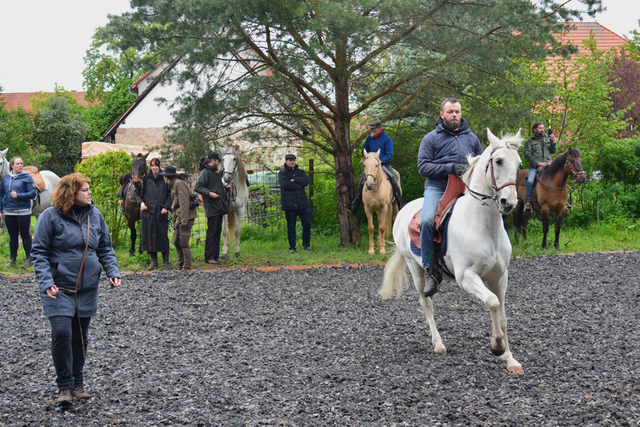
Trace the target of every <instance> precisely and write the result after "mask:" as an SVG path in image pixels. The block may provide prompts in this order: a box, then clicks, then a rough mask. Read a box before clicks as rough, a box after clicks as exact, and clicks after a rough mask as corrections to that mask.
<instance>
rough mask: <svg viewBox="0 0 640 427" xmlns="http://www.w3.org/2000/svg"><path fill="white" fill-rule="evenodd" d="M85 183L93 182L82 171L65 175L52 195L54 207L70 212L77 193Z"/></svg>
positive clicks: (63, 211)
mask: <svg viewBox="0 0 640 427" xmlns="http://www.w3.org/2000/svg"><path fill="white" fill-rule="evenodd" d="M85 183H86V184H91V179H90V178H88V177H87V176H85V175H84V174H81V173H80V172H75V173H72V174H69V175H66V176H63V177H62V178H61V179H60V182H58V185H56V188H55V189H54V190H53V194H52V196H51V202H52V205H53V207H54V209H55V210H57V211H60V212H62V213H65V214H66V213H69V212H70V211H71V207H72V206H73V204H74V202H75V197H76V193H77V192H78V191H80V189H81V188H82V186H83V185H84V184H85Z"/></svg>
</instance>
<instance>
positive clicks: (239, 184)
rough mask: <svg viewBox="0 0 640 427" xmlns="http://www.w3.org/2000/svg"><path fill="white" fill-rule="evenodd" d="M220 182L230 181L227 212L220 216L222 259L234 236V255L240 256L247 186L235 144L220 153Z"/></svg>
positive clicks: (238, 151) (247, 196) (225, 183)
mask: <svg viewBox="0 0 640 427" xmlns="http://www.w3.org/2000/svg"><path fill="white" fill-rule="evenodd" d="M222 171H223V173H224V174H223V176H222V182H223V183H224V185H225V186H226V185H227V184H228V183H232V187H231V191H230V192H229V213H228V214H226V215H225V216H224V217H223V218H222V235H223V243H222V256H221V258H222V259H225V258H227V257H228V255H227V253H228V252H229V245H230V243H231V239H232V238H233V236H235V239H236V243H235V256H236V257H239V256H240V232H241V231H242V218H243V216H244V213H245V211H246V209H247V200H248V198H249V187H248V185H247V172H246V171H245V169H244V163H242V158H241V157H240V150H239V149H238V146H237V145H233V146H229V147H228V148H227V149H226V151H225V152H224V154H223V155H222Z"/></svg>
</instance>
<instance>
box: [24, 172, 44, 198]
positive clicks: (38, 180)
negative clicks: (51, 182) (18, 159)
mask: <svg viewBox="0 0 640 427" xmlns="http://www.w3.org/2000/svg"><path fill="white" fill-rule="evenodd" d="M23 170H25V171H26V172H29V176H30V177H31V179H33V184H34V185H35V187H36V190H38V191H39V192H42V191H44V189H45V183H44V179H42V175H40V172H39V171H38V168H37V167H35V166H25V167H24V168H23Z"/></svg>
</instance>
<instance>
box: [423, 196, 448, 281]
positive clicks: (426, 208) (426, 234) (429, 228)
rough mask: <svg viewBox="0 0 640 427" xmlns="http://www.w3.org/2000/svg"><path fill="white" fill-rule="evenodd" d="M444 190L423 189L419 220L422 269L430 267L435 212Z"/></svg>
mask: <svg viewBox="0 0 640 427" xmlns="http://www.w3.org/2000/svg"><path fill="white" fill-rule="evenodd" d="M443 194H444V189H441V188H437V187H433V186H427V187H425V189H424V201H423V202H422V216H421V218H420V252H421V253H422V267H424V268H425V269H426V268H429V267H430V266H431V257H432V255H433V235H434V233H435V222H434V221H435V219H436V211H437V210H438V201H440V199H441V198H442V195H443Z"/></svg>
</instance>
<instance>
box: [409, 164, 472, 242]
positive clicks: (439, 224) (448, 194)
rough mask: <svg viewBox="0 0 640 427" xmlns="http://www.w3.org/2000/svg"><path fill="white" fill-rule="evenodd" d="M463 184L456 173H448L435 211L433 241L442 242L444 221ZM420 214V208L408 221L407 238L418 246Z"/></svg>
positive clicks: (463, 186) (462, 190) (463, 188)
mask: <svg viewBox="0 0 640 427" xmlns="http://www.w3.org/2000/svg"><path fill="white" fill-rule="evenodd" d="M464 191H465V185H464V181H462V179H461V178H460V177H459V176H457V175H449V181H448V182H447V188H446V190H445V191H444V194H443V195H442V197H441V198H440V201H439V202H438V210H437V211H436V218H435V225H436V228H435V234H434V239H433V241H434V242H435V243H442V240H443V236H444V234H445V233H446V230H445V229H444V223H445V222H446V221H445V220H446V218H447V217H448V214H449V213H451V210H452V209H453V205H454V204H455V203H456V200H458V198H459V197H460V196H462V195H463V194H464ZM421 216H422V209H420V210H419V211H418V212H416V213H415V214H414V215H413V218H412V219H411V222H410V223H409V238H410V239H411V242H412V243H413V244H414V245H415V246H416V248H420V219H421Z"/></svg>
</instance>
